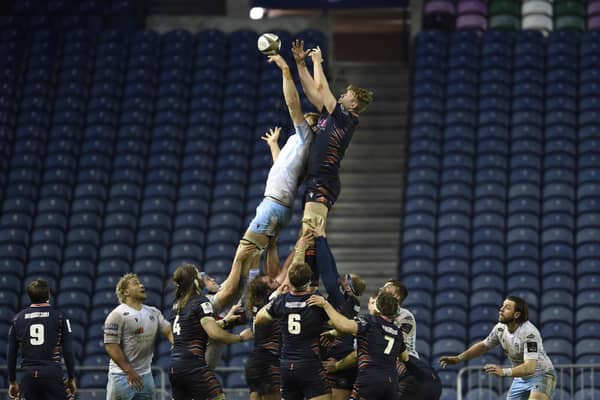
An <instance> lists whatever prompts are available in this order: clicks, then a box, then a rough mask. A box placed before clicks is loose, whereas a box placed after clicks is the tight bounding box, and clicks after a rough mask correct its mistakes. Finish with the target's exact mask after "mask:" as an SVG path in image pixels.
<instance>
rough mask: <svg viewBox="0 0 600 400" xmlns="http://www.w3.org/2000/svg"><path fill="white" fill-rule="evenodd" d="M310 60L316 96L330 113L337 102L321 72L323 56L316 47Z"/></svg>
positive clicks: (311, 53) (323, 73)
mask: <svg viewBox="0 0 600 400" xmlns="http://www.w3.org/2000/svg"><path fill="white" fill-rule="evenodd" d="M310 58H312V61H313V75H314V77H315V84H316V86H317V93H318V96H319V98H320V99H321V102H322V103H323V105H324V106H325V108H326V109H327V111H328V112H329V113H332V112H333V110H334V109H335V105H336V104H337V100H336V99H335V96H334V95H333V93H331V89H330V88H329V82H327V78H326V77H325V72H324V71H323V54H322V53H321V48H320V47H318V46H317V48H316V49H312V50H311V52H310Z"/></svg>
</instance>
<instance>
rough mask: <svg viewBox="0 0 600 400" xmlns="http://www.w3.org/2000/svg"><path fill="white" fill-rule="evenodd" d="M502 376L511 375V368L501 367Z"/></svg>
mask: <svg viewBox="0 0 600 400" xmlns="http://www.w3.org/2000/svg"><path fill="white" fill-rule="evenodd" d="M502 376H512V368H502Z"/></svg>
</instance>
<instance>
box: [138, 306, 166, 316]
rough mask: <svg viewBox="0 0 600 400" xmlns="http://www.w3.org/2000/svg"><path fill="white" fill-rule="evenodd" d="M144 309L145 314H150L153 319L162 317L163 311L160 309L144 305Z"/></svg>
mask: <svg viewBox="0 0 600 400" xmlns="http://www.w3.org/2000/svg"><path fill="white" fill-rule="evenodd" d="M142 308H143V310H144V312H146V313H147V314H149V315H150V316H152V317H158V316H160V315H162V311H160V310H159V309H158V307H155V306H149V305H147V304H142Z"/></svg>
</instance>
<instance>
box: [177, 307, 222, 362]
mask: <svg viewBox="0 0 600 400" xmlns="http://www.w3.org/2000/svg"><path fill="white" fill-rule="evenodd" d="M212 316H213V310H212V304H211V303H210V301H209V300H208V298H206V297H205V296H201V295H195V296H193V297H192V298H190V299H189V301H188V302H187V303H186V305H185V306H184V307H183V308H182V310H180V311H179V312H178V313H177V314H175V316H174V320H173V322H172V331H173V339H174V340H173V350H172V351H171V367H179V368H182V367H185V366H188V365H189V366H191V367H193V366H194V365H201V366H205V365H206V361H205V359H204V356H205V353H206V345H207V343H208V335H207V333H206V331H205V330H204V328H202V324H201V323H200V321H201V320H202V318H204V317H212Z"/></svg>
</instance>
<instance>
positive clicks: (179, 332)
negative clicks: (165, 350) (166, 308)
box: [173, 315, 181, 336]
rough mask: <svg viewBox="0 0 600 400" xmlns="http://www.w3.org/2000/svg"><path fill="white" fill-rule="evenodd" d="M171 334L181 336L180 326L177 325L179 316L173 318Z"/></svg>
mask: <svg viewBox="0 0 600 400" xmlns="http://www.w3.org/2000/svg"><path fill="white" fill-rule="evenodd" d="M173 334H175V335H177V336H179V335H180V334H181V325H179V315H177V316H176V317H175V321H173Z"/></svg>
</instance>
